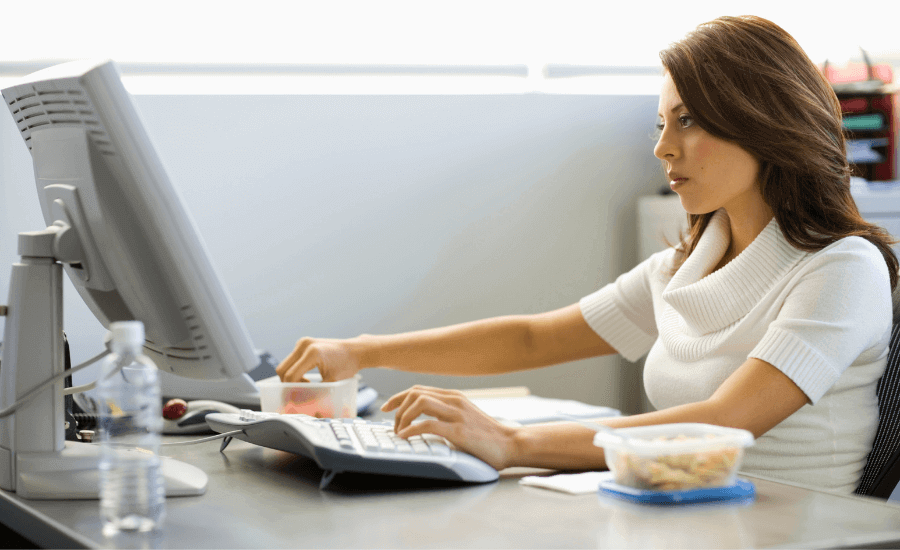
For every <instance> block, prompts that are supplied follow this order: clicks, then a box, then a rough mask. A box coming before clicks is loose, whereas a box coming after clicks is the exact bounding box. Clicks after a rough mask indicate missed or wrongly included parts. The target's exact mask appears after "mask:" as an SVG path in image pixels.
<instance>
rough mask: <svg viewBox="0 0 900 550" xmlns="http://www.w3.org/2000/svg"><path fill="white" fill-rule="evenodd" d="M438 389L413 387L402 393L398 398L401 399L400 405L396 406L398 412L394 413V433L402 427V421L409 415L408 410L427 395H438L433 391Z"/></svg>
mask: <svg viewBox="0 0 900 550" xmlns="http://www.w3.org/2000/svg"><path fill="white" fill-rule="evenodd" d="M436 389H437V388H431V387H429V386H413V387H411V388H409V389H408V390H406V391H405V392H401V394H398V395H397V397H398V398H400V399H399V401H400V403H399V404H398V405H397V406H396V409H397V410H396V412H395V413H394V431H395V432H396V431H397V430H398V429H399V427H400V421H401V419H402V418H403V417H404V416H405V415H406V414H407V412H406V411H407V410H408V409H409V408H410V407H411V406H412V405H413V403H415V402H416V400H417V399H419V398H420V397H422V396H425V395H437V394H436V393H435V392H434V391H433V390H436ZM414 419H415V417H413V418H412V419H410V422H411V421H412V420H414Z"/></svg>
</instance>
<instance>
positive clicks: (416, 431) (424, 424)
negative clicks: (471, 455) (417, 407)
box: [396, 420, 454, 443]
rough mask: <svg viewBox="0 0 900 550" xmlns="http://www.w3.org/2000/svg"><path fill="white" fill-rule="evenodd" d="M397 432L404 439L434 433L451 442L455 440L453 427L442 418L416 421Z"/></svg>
mask: <svg viewBox="0 0 900 550" xmlns="http://www.w3.org/2000/svg"><path fill="white" fill-rule="evenodd" d="M396 433H397V435H398V436H400V437H402V438H403V439H409V438H410V437H413V436H416V435H423V434H434V435H439V436H441V437H443V438H444V439H446V440H447V441H450V442H451V443H452V442H453V441H452V439H453V436H454V430H453V427H452V426H451V425H450V424H449V423H447V422H442V421H440V420H423V421H421V422H416V423H415V424H410V425H409V426H407V427H406V428H404V429H403V430H402V431H400V432H396Z"/></svg>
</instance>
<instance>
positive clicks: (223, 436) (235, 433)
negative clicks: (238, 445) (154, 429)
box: [159, 430, 244, 447]
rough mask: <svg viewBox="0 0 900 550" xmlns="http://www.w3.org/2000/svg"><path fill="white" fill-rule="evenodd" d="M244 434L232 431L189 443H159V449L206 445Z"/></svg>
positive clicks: (239, 431) (241, 431) (240, 431)
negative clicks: (209, 442)
mask: <svg viewBox="0 0 900 550" xmlns="http://www.w3.org/2000/svg"><path fill="white" fill-rule="evenodd" d="M242 433H244V430H234V431H231V432H225V433H220V434H218V435H212V436H210V437H204V438H202V439H192V440H190V441H176V442H174V443H160V444H159V445H160V446H161V447H171V446H175V445H197V444H198V443H206V442H207V441H215V440H216V439H224V438H226V437H234V436H235V435H237V434H242Z"/></svg>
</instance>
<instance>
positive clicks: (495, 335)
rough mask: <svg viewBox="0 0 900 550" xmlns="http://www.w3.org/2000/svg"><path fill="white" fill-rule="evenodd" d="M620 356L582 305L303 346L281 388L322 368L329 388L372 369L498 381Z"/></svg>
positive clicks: (288, 362) (287, 363) (290, 360)
mask: <svg viewBox="0 0 900 550" xmlns="http://www.w3.org/2000/svg"><path fill="white" fill-rule="evenodd" d="M613 353H615V350H614V349H613V348H612V347H611V346H610V345H609V344H608V343H606V341H604V340H603V339H602V338H600V336H598V335H597V333H596V332H594V331H593V329H591V327H590V326H589V325H588V324H587V322H585V320H584V317H583V316H582V314H581V309H580V308H579V306H578V304H572V305H570V306H568V307H564V308H561V309H558V310H555V311H550V312H547V313H541V314H535V315H512V316H506V317H496V318H491V319H484V320H481V321H473V322H469V323H462V324H458V325H452V326H448V327H442V328H434V329H428V330H420V331H416V332H407V333H403V334H393V335H379V336H371V335H363V336H359V337H357V338H351V339H349V340H323V339H314V338H304V339H302V340H300V341H299V342H298V343H297V346H296V347H295V349H294V351H293V352H292V353H291V354H290V355H289V356H288V357H287V358H286V359H285V360H284V361H283V362H282V363H281V365H279V366H278V369H277V371H278V374H279V376H281V378H282V380H284V381H296V380H300V379H301V378H302V377H303V375H304V374H305V373H306V372H307V371H309V370H310V369H312V368H315V367H318V368H319V370H320V372H322V375H323V379H325V380H339V379H342V378H348V377H350V376H353V375H354V374H356V372H358V371H359V370H361V369H364V368H368V367H388V368H392V369H397V370H403V371H408V372H417V373H423V374H444V375H448V374H449V375H463V376H465V375H484V374H501V373H507V372H514V371H520V370H527V369H533V368H538V367H543V366H548V365H554V364H557V363H565V362H568V361H574V360H577V359H585V358H588V357H595V356H599V355H609V354H613Z"/></svg>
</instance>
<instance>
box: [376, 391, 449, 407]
mask: <svg viewBox="0 0 900 550" xmlns="http://www.w3.org/2000/svg"><path fill="white" fill-rule="evenodd" d="M438 389H439V388H432V387H430V386H419V385H416V386H413V387H411V388H407V389H405V390H403V391H401V392H399V393H396V394H394V395H392V396H391V397H390V398H389V399H388V400H387V401H385V403H384V405H382V406H381V410H382V411H384V412H390V411H392V410H394V409H396V408H397V407H399V406H400V404H401V403H403V401H404V400H405V399H406V397H407V396H408V395H409V394H410V393H411V392H420V391H427V390H438Z"/></svg>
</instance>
